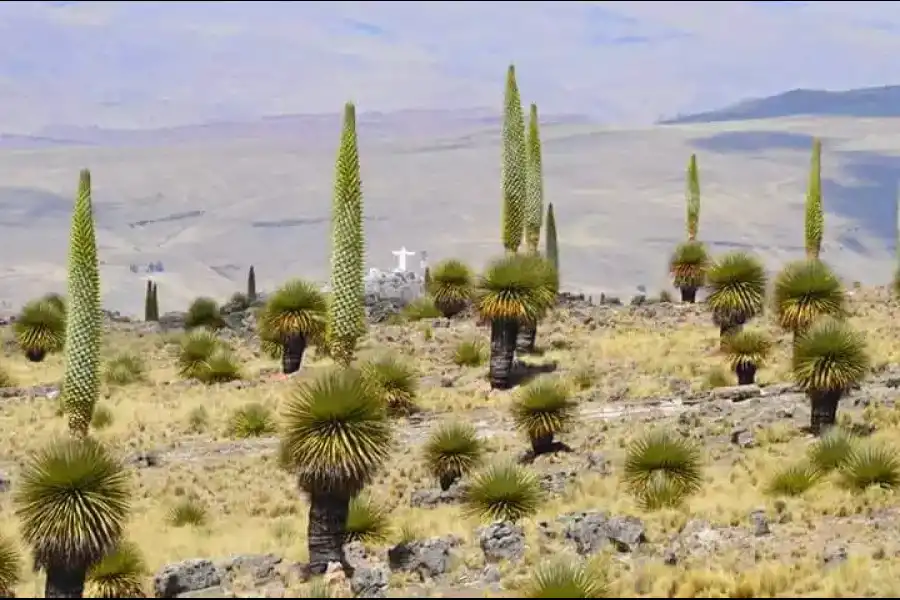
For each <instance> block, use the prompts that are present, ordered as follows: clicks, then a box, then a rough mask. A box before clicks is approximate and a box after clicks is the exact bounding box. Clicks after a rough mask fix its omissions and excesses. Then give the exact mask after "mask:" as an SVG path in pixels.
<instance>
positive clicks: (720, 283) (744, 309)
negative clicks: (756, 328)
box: [706, 251, 766, 325]
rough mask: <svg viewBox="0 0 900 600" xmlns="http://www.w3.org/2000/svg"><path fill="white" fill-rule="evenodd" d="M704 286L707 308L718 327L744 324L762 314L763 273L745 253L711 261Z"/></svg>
mask: <svg viewBox="0 0 900 600" xmlns="http://www.w3.org/2000/svg"><path fill="white" fill-rule="evenodd" d="M706 286H707V288H708V289H709V292H710V293H709V296H707V298H706V304H707V306H709V308H710V310H712V312H713V318H714V319H715V321H716V323H718V324H720V325H722V324H725V323H728V322H743V321H744V320H746V319H749V318H752V317H754V316H756V315H758V314H759V313H761V312H762V311H763V305H764V302H765V294H766V270H765V267H764V266H763V264H762V263H761V262H760V261H759V260H758V259H756V258H755V257H753V256H751V255H750V254H747V253H746V252H740V251H734V252H729V253H727V254H725V255H723V256H721V257H720V258H719V259H718V260H716V261H714V262H713V264H712V265H710V266H709V268H708V269H707V271H706Z"/></svg>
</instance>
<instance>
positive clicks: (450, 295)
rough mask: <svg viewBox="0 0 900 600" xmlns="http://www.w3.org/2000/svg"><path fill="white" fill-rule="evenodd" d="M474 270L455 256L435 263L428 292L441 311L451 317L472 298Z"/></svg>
mask: <svg viewBox="0 0 900 600" xmlns="http://www.w3.org/2000/svg"><path fill="white" fill-rule="evenodd" d="M472 280H473V276H472V271H471V270H470V269H469V267H468V266H466V264H465V263H464V262H462V261H460V260H456V259H454V258H451V259H447V260H445V261H442V262H440V263H438V264H437V265H435V267H434V272H433V273H432V274H431V282H430V283H429V285H428V293H429V294H430V295H431V297H432V298H433V299H434V305H435V306H436V307H437V308H438V310H440V311H441V313H442V314H443V315H444V316H445V317H447V318H450V317H452V316H454V315H456V314H458V313H459V312H460V311H462V310H463V309H464V308H465V307H466V305H467V304H468V302H469V300H470V299H471V298H472V283H473V281H472Z"/></svg>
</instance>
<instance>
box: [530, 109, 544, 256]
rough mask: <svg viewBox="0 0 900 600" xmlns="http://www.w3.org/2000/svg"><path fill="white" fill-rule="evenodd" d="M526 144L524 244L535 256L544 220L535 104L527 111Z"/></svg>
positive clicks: (541, 161)
mask: <svg viewBox="0 0 900 600" xmlns="http://www.w3.org/2000/svg"><path fill="white" fill-rule="evenodd" d="M526 144H527V152H528V154H527V159H528V163H527V171H526V179H525V183H526V188H525V190H526V194H525V198H526V202H525V244H526V245H527V247H528V251H529V252H531V253H533V254H536V253H537V251H538V244H539V243H540V240H541V225H542V224H543V220H544V172H543V171H544V167H543V159H542V157H541V132H540V124H539V121H538V108H537V104H532V105H531V110H530V111H529V117H528V139H527V141H526Z"/></svg>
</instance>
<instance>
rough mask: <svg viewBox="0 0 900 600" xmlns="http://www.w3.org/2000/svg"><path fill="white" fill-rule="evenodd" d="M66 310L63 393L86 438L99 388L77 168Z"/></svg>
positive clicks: (94, 284) (87, 177)
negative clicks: (76, 189) (76, 193)
mask: <svg viewBox="0 0 900 600" xmlns="http://www.w3.org/2000/svg"><path fill="white" fill-rule="evenodd" d="M68 302H69V313H68V318H67V319H66V346H65V347H66V370H65V375H64V377H63V394H64V402H65V409H66V413H67V414H68V416H69V430H70V431H71V432H72V434H73V435H75V436H79V437H85V436H87V434H88V427H89V426H90V423H91V416H92V415H93V412H94V404H95V403H96V402H97V398H98V395H99V392H100V335H101V328H102V316H101V313H100V272H99V266H98V263H97V240H96V236H95V233H94V214H93V208H92V206H91V173H90V171H88V170H87V169H82V171H81V175H80V179H79V182H78V197H77V198H76V199H75V209H74V211H73V214H72V230H71V233H70V236H69V285H68Z"/></svg>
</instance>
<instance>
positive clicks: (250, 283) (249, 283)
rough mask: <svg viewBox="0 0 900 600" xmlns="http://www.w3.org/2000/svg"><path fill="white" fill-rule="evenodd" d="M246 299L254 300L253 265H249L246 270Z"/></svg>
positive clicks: (254, 277)
mask: <svg viewBox="0 0 900 600" xmlns="http://www.w3.org/2000/svg"><path fill="white" fill-rule="evenodd" d="M247 300H249V301H250V302H255V301H256V271H254V270H253V265H250V270H249V271H248V272H247Z"/></svg>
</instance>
